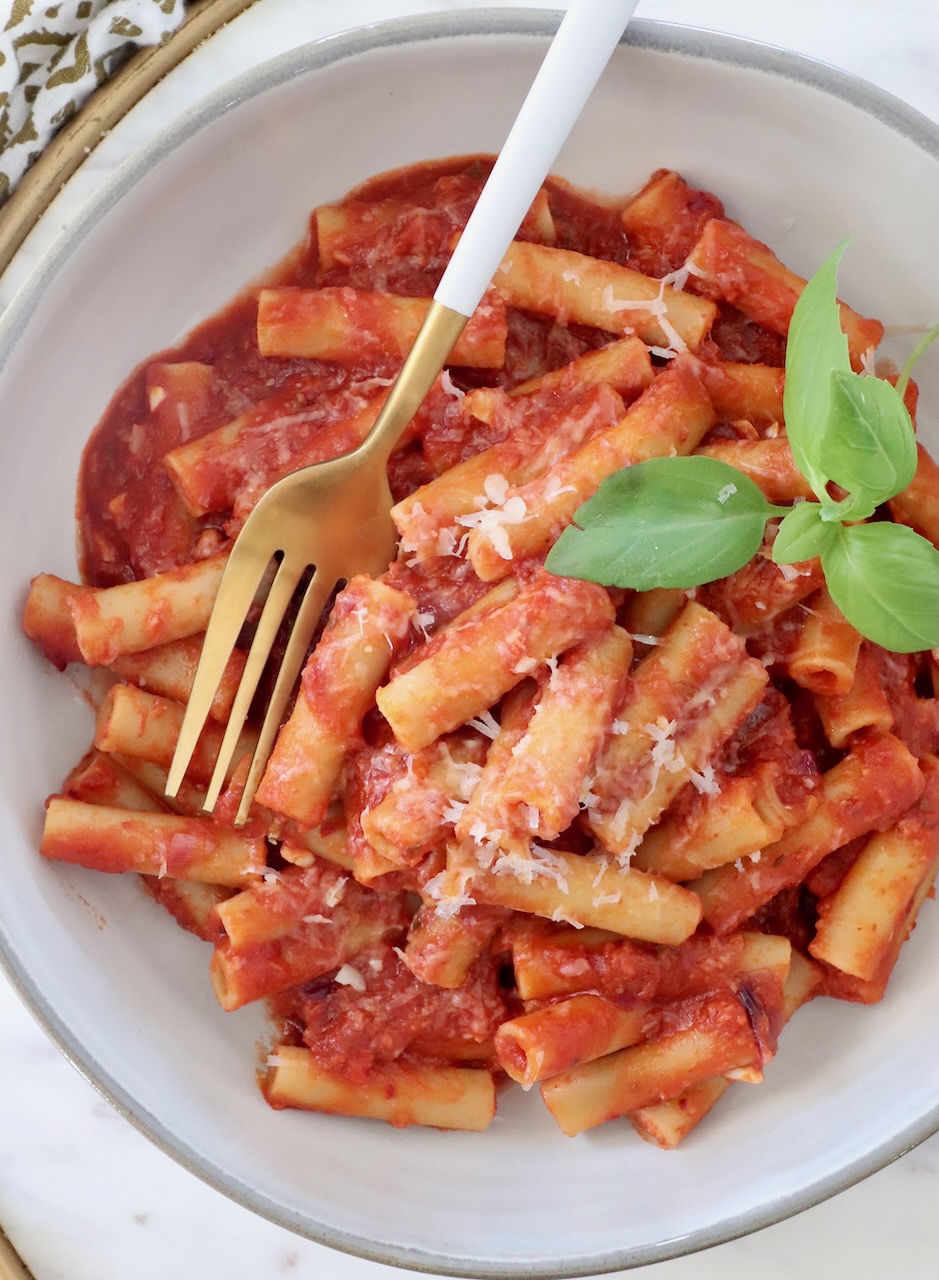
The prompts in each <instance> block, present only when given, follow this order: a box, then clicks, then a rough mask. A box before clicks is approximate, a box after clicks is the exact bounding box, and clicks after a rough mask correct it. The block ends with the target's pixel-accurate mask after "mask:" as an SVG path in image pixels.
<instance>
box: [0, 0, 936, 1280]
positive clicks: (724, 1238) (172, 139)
mask: <svg viewBox="0 0 939 1280" xmlns="http://www.w3.org/2000/svg"><path fill="white" fill-rule="evenodd" d="M562 16H563V14H562V13H561V12H560V11H558V10H553V9H549V8H544V9H534V8H533V9H528V8H525V9H518V8H515V9H507V8H498V9H495V8H491V9H490V8H484V9H472V10H457V11H447V12H438V13H433V14H423V15H412V16H406V17H398V18H392V19H385V20H381V21H378V22H374V23H369V24H367V25H363V26H360V27H355V28H350V29H347V30H344V31H340V32H338V33H335V34H331V35H327V36H324V37H321V38H319V39H316V40H313V41H310V42H307V43H304V44H303V45H299V46H297V47H296V48H294V49H292V50H289V51H287V52H285V53H282V54H280V55H278V56H276V57H274V58H271V59H269V60H267V61H265V62H263V63H260V64H259V65H258V66H256V67H254V68H251V69H250V70H248V71H245V72H243V73H241V74H240V75H238V76H237V77H235V78H233V79H232V80H230V81H229V82H227V83H226V84H223V85H221V86H220V87H218V88H217V89H215V90H213V91H212V92H210V93H209V94H208V95H206V96H205V97H204V98H203V99H202V100H201V101H200V102H199V103H198V104H197V105H196V106H195V107H194V108H192V109H191V110H189V111H188V112H187V113H186V114H185V115H184V116H182V117H180V118H177V119H175V120H174V121H172V122H170V123H169V124H168V125H166V126H165V127H164V128H162V129H161V130H159V132H158V133H157V134H156V135H155V136H154V137H153V138H152V139H151V140H150V141H149V142H147V143H146V144H144V145H143V146H142V147H140V148H139V149H137V150H136V151H134V152H133V153H132V154H131V155H130V156H129V157H128V158H127V159H126V160H124V161H123V162H122V163H121V164H120V165H119V166H118V167H117V169H116V170H115V171H114V173H113V174H112V175H111V176H110V177H108V178H107V179H106V180H105V181H104V182H103V183H102V185H101V187H100V188H99V189H98V190H97V191H96V192H94V193H93V194H92V195H91V196H90V197H89V199H88V200H87V201H86V202H85V204H84V206H83V208H82V209H81V210H80V211H79V212H78V213H77V215H76V216H75V217H74V218H73V219H72V220H71V222H70V223H69V225H68V226H67V227H66V229H65V230H64V231H63V232H62V233H61V235H59V236H58V237H57V238H56V239H55V241H54V242H53V243H52V244H51V245H50V247H49V248H48V249H47V250H46V251H45V253H44V254H43V255H42V257H41V259H40V261H39V263H38V264H37V266H36V268H35V269H34V270H33V272H32V273H31V274H30V276H29V277H28V278H27V279H26V281H25V282H24V283H23V285H22V286H21V287H20V288H19V290H18V291H17V293H16V294H15V295H14V297H13V298H12V299H11V301H10V304H9V305H8V307H7V308H6V310H5V311H4V313H3V314H2V316H0V374H2V372H3V370H4V368H5V367H6V364H7V362H8V359H9V357H10V354H11V353H12V351H13V350H14V348H15V346H16V344H17V341H18V340H19V337H20V336H21V334H22V333H23V331H24V330H25V328H26V326H27V325H28V323H29V321H30V319H31V317H32V315H33V313H34V312H35V310H36V309H37V307H38V306H39V304H40V302H41V300H42V297H43V295H44V294H45V292H46V290H47V289H48V288H49V286H50V285H51V283H52V281H53V280H54V278H55V276H56V275H57V273H58V271H59V269H60V267H61V266H62V265H64V264H65V263H66V262H67V261H68V260H69V259H70V258H71V256H72V254H73V253H74V252H75V251H76V250H77V249H78V248H79V247H80V245H81V243H82V241H83V240H84V239H85V237H86V236H87V235H88V234H89V232H90V231H91V230H92V229H93V228H94V226H95V225H96V224H97V222H98V221H99V220H100V218H101V216H102V215H103V214H104V213H106V212H108V211H109V210H110V209H112V208H113V207H114V206H116V205H117V204H118V203H119V202H120V201H121V199H122V198H123V197H124V196H125V195H126V194H127V193H128V192H129V191H130V190H131V189H132V188H133V187H134V186H135V185H136V184H137V183H138V182H139V181H140V180H141V179H142V178H143V177H144V176H145V175H146V174H147V173H149V171H150V169H151V168H153V167H154V166H155V165H157V164H159V163H160V162H161V161H162V160H163V159H164V158H165V157H166V156H168V155H169V154H171V153H172V152H173V151H175V150H176V149H178V148H179V147H181V146H182V145H184V144H185V143H186V142H187V141H188V140H189V139H190V138H191V137H193V136H194V135H196V134H198V133H199V132H200V131H201V130H202V129H203V128H205V127H206V126H208V125H210V124H211V123H213V122H214V121H215V120H216V119H218V118H220V116H221V115H222V114H224V113H225V112H226V111H228V110H230V109H234V108H236V107H238V106H240V105H242V104H243V103H245V102H248V101H250V100H252V99H255V98H259V97H261V96H262V95H263V94H264V93H266V92H268V91H270V90H272V89H276V88H278V87H280V86H282V85H284V84H286V83H288V82H289V81H291V80H293V79H295V78H298V77H301V76H304V75H307V74H310V73H312V72H315V71H317V70H319V69H321V68H324V67H326V66H329V65H331V64H332V63H335V62H338V61H341V60H344V59H347V58H350V57H356V56H359V55H362V54H365V53H368V52H369V51H372V50H376V49H387V48H390V47H392V46H396V45H408V44H417V43H421V42H428V41H432V40H437V39H452V38H454V37H473V38H477V39H480V38H483V39H484V38H487V37H491V36H496V37H499V36H503V37H504V36H512V37H514V36H522V37H531V38H535V39H541V40H546V39H548V38H549V37H550V36H551V35H553V33H554V31H555V30H556V29H557V26H558V24H559V22H560V19H561V18H562ZM621 43H623V44H626V45H630V46H633V47H635V48H639V49H643V50H648V51H651V52H656V53H665V54H670V55H675V56H678V57H685V58H693V59H695V60H698V61H710V62H717V63H720V64H722V65H727V66H732V67H736V68H741V69H747V70H752V71H757V72H761V73H764V74H768V75H772V76H776V77H778V78H782V79H787V80H790V81H794V82H796V83H798V84H802V85H805V86H807V87H810V88H813V89H816V90H820V91H822V92H824V93H826V94H829V95H830V96H832V97H835V98H837V99H840V100H842V101H844V102H846V103H847V104H849V105H851V106H853V107H855V108H857V109H858V110H860V111H862V112H864V113H865V114H867V115H869V116H872V117H874V118H875V119H877V120H879V121H880V122H881V123H883V124H885V125H886V126H887V127H888V128H890V129H892V130H893V131H894V132H896V133H899V134H900V135H901V136H902V137H903V138H904V139H906V140H907V141H909V142H912V143H913V144H914V145H916V146H917V147H919V148H920V149H921V150H923V151H924V152H926V154H927V155H929V156H930V157H932V158H934V159H935V160H937V161H939V125H937V124H936V123H934V122H933V121H932V120H931V119H930V118H929V117H927V116H925V115H923V114H922V113H921V112H919V111H917V110H916V109H915V108H913V107H911V106H908V105H907V104H906V103H904V102H902V101H901V100H900V99H898V98H896V97H894V96H893V95H892V94H890V93H888V92H887V91H885V90H883V89H880V88H878V87H877V86H875V85H872V84H870V83H869V82H867V81H865V80H863V79H861V78H859V77H857V76H855V75H852V74H851V73H849V72H846V71H842V70H840V69H838V68H836V67H833V66H831V65H830V64H828V63H826V62H824V61H821V60H819V59H816V58H812V57H810V56H808V55H805V54H800V53H796V52H793V51H791V50H787V49H785V48H781V47H779V46H775V45H772V44H767V43H763V42H760V41H756V40H751V39H748V38H746V37H741V36H734V35H729V34H725V33H720V32H715V31H710V30H706V29H703V28H697V27H694V26H690V25H686V24H680V23H672V22H663V21H658V20H653V19H644V18H643V19H635V20H634V21H633V22H632V23H631V24H630V25H629V27H628V28H627V30H626V32H625V33H624V35H623V37H622V39H621ZM42 216H43V217H45V216H48V215H47V214H44V215H42ZM41 220H42V219H40V221H41ZM18 252H19V251H18ZM17 256H18V254H17ZM0 971H2V972H3V973H4V974H5V976H6V977H7V979H8V980H9V981H10V983H11V985H12V986H13V988H14V990H16V991H17V993H18V995H19V996H20V998H21V999H22V1000H23V1002H24V1004H25V1005H26V1007H27V1008H28V1009H29V1011H30V1012H31V1013H32V1015H33V1016H34V1018H35V1019H36V1020H37V1022H38V1023H39V1025H40V1026H41V1027H42V1029H43V1030H44V1031H45V1033H46V1034H47V1035H48V1036H49V1037H50V1039H51V1040H52V1041H53V1042H54V1043H55V1044H56V1046H57V1047H58V1049H59V1050H60V1051H61V1052H62V1054H63V1056H64V1057H65V1058H66V1059H67V1060H68V1061H69V1062H70V1063H71V1065H72V1066H74V1067H75V1068H76V1070H78V1071H79V1073H80V1074H81V1075H82V1076H84V1078H85V1079H86V1080H87V1081H88V1082H89V1084H91V1086H92V1087H93V1088H94V1089H95V1090H96V1092H98V1093H99V1094H100V1095H101V1096H102V1097H103V1098H105V1099H106V1100H107V1101H108V1102H109V1103H110V1104H111V1105H112V1106H114V1107H115V1109H116V1110H117V1111H118V1112H120V1114H121V1115H122V1116H124V1118H125V1119H127V1120H128V1121H130V1123H131V1124H132V1125H133V1126H134V1127H135V1128H136V1129H137V1130H138V1131H139V1132H140V1133H142V1134H143V1135H144V1136H145V1137H147V1138H148V1139H149V1140H150V1141H151V1142H153V1143H154V1145H155V1146H156V1147H158V1148H159V1149H160V1150H161V1151H163V1152H164V1153H165V1154H166V1155H168V1156H170V1157H171V1158H172V1159H173V1160H174V1161H175V1162H176V1163H177V1164H180V1165H181V1166H182V1167H183V1168H185V1169H187V1170H188V1171H189V1172H190V1173H192V1174H194V1175H195V1176H196V1177H198V1178H199V1179H200V1180H202V1181H203V1182H205V1183H207V1184H208V1185H209V1186H211V1187H212V1188H213V1189H215V1190H217V1191H219V1192H221V1193H222V1194H223V1195H225V1196H226V1197H228V1198H229V1199H231V1200H233V1201H235V1202H236V1203H238V1204H240V1205H241V1206H242V1207H244V1208H246V1209H249V1210H251V1211H252V1212H254V1213H257V1214H258V1215H259V1216H261V1217H263V1218H266V1219H268V1220H269V1221H271V1222H273V1223H275V1224H276V1225H278V1226H281V1227H284V1228H286V1229H287V1230H290V1231H292V1232H294V1233H295V1234H298V1235H300V1236H302V1237H305V1238H307V1239H309V1240H312V1241H314V1242H316V1243H318V1244H322V1245H325V1246H327V1247H330V1248H333V1249H336V1250H338V1251H340V1252H344V1253H349V1254H351V1255H353V1256H356V1257H361V1258H364V1259H366V1260H368V1261H372V1262H376V1263H382V1264H385V1265H389V1266H397V1267H404V1268H408V1269H411V1270H414V1271H419V1272H424V1273H427V1274H431V1275H446V1276H465V1277H468V1278H471V1280H510V1278H511V1280H515V1278H517V1277H526V1276H527V1277H531V1280H535V1277H536V1276H537V1277H538V1280H572V1278H575V1277H584V1276H589V1275H603V1274H609V1273H612V1272H618V1271H622V1270H630V1269H632V1268H634V1267H638V1266H644V1265H648V1264H651V1263H654V1262H661V1261H666V1260H668V1259H671V1258H676V1257H681V1256H685V1255H688V1254H691V1253H696V1252H698V1251H700V1250H702V1249H706V1248H710V1247H713V1246H714V1245H718V1244H723V1243H727V1242H729V1241H731V1240H735V1239H739V1238H741V1237H742V1236H746V1235H749V1234H750V1233H752V1232H754V1231H757V1230H760V1229H762V1228H763V1227H766V1226H771V1225H773V1224H775V1223H777V1222H781V1221H783V1220H785V1219H786V1218H789V1217H792V1216H794V1215H795V1214H798V1213H801V1212H802V1211H803V1210H805V1209H808V1208H811V1207H812V1206H814V1205H816V1204H819V1203H821V1202H823V1201H825V1200H827V1199H829V1198H830V1197H832V1196H834V1195H837V1194H838V1193H839V1192H841V1191H844V1190H846V1189H847V1188H849V1187H851V1186H853V1185H854V1184H856V1183H858V1182H860V1181H862V1180H863V1179H864V1178H866V1177H868V1176H870V1175H871V1174H873V1173H875V1172H877V1171H878V1170H880V1169H882V1168H884V1167H886V1166H887V1165H888V1164H890V1163H892V1162H893V1161H894V1160H896V1159H898V1158H899V1157H900V1156H902V1155H904V1154H905V1153H907V1152H908V1151H910V1150H912V1149H913V1148H914V1147H916V1146H917V1145H919V1143H921V1142H923V1141H925V1140H926V1139H927V1138H930V1137H931V1136H932V1135H933V1134H935V1133H937V1132H939V1100H937V1104H936V1106H935V1108H934V1109H932V1110H931V1111H929V1112H926V1113H925V1114H923V1115H922V1116H920V1117H917V1118H916V1120H914V1121H913V1122H911V1123H910V1124H909V1125H908V1126H906V1128H904V1129H903V1130H902V1131H900V1132H899V1133H897V1134H895V1135H894V1136H893V1137H892V1138H891V1139H890V1140H887V1141H884V1142H882V1143H881V1144H880V1145H879V1146H877V1147H876V1148H874V1149H873V1150H871V1151H869V1152H868V1153H867V1154H866V1155H865V1156H864V1157H861V1158H859V1159H857V1160H855V1161H854V1162H852V1163H851V1164H850V1165H848V1166H846V1167H845V1168H843V1169H841V1170H840V1171H839V1172H838V1173H835V1174H832V1175H829V1176H827V1177H823V1178H820V1179H819V1180H817V1181H816V1182H815V1183H813V1184H812V1185H811V1186H809V1187H806V1188H804V1189H803V1190H802V1191H801V1192H793V1193H792V1194H790V1195H787V1196H783V1197H779V1198H778V1199H776V1200H773V1201H771V1202H769V1203H767V1204H766V1205H764V1206H762V1207H761V1208H758V1209H751V1210H747V1211H745V1212H743V1213H740V1214H738V1215H737V1216H736V1217H735V1218H731V1219H727V1220H725V1221H722V1222H721V1223H718V1224H715V1226H713V1227H712V1228H710V1229H707V1228H705V1229H701V1230H698V1231H696V1232H695V1233H694V1234H693V1235H689V1236H683V1237H680V1238H677V1239H671V1240H666V1241H662V1242H660V1243H658V1244H656V1245H652V1246H641V1247H630V1248H628V1249H625V1250H621V1251H619V1252H617V1251H614V1252H611V1253H608V1254H606V1255H604V1256H602V1257H601V1256H597V1255H592V1256H590V1255H582V1256H581V1258H580V1260H577V1259H575V1258H569V1259H567V1260H562V1261H560V1262H558V1263H556V1264H554V1265H553V1266H552V1269H551V1270H550V1271H547V1272H546V1271H543V1270H539V1271H538V1272H535V1271H533V1270H532V1269H531V1267H529V1266H527V1265H526V1264H525V1263H519V1262H514V1261H513V1262H508V1263H507V1265H506V1263H502V1264H499V1263H498V1260H495V1265H487V1264H486V1263H484V1262H482V1261H480V1262H479V1263H478V1264H473V1263H472V1262H471V1261H469V1260H462V1261H461V1260H460V1259H459V1258H454V1257H447V1256H445V1255H436V1254H431V1253H428V1252H424V1251H421V1252H415V1251H413V1250H411V1249H409V1248H396V1247H394V1246H392V1245H388V1244H385V1245H381V1246H379V1245H376V1244H375V1243H374V1242H372V1241H369V1240H368V1239H367V1238H364V1237H357V1236H356V1237H352V1236H349V1235H347V1234H346V1233H343V1232H337V1231H335V1230H332V1229H331V1228H330V1227H329V1226H328V1224H326V1223H318V1224H317V1223H310V1222H309V1221H306V1220H304V1219H302V1218H301V1217H300V1216H299V1215H297V1214H294V1213H292V1212H289V1211H286V1210H285V1209H283V1208H282V1207H280V1206H278V1205H276V1204H274V1203H272V1202H269V1201H268V1200H267V1199H266V1197H265V1196H264V1195H263V1194H259V1193H257V1192H256V1191H254V1190H252V1189H250V1188H246V1187H244V1186H243V1185H242V1184H241V1183H240V1182H239V1181H238V1179H237V1177H236V1176H233V1175H229V1174H227V1173H226V1172H225V1171H224V1170H221V1169H217V1168H216V1167H215V1166H214V1164H213V1163H212V1161H211V1160H210V1159H207V1158H206V1157H205V1156H203V1155H201V1154H200V1153H199V1152H198V1151H196V1150H194V1149H192V1148H189V1147H188V1145H186V1144H183V1143H182V1142H181V1141H180V1140H179V1139H178V1137H176V1136H174V1135H173V1134H171V1133H169V1132H168V1131H167V1130H166V1129H165V1127H164V1126H163V1125H162V1124H161V1122H160V1121H159V1119H158V1118H157V1117H156V1116H154V1115H152V1114H150V1113H148V1112H147V1111H146V1109H145V1108H143V1107H142V1106H140V1104H138V1103H137V1102H136V1101H135V1100H134V1098H133V1097H131V1096H130V1095H129V1093H128V1092H127V1091H126V1090H125V1089H124V1088H123V1087H122V1086H121V1085H120V1084H118V1083H117V1081H116V1080H114V1079H113V1077H112V1076H111V1075H110V1073H109V1071H108V1070H107V1068H106V1067H105V1066H104V1065H103V1064H102V1063H101V1062H99V1061H98V1060H97V1059H95V1058H93V1057H92V1055H91V1054H90V1053H88V1052H87V1051H86V1050H85V1049H84V1047H83V1045H82V1043H81V1040H80V1037H79V1035H78V1034H77V1033H76V1032H75V1031H74V1029H73V1028H72V1027H71V1026H69V1025H67V1024H66V1023H65V1022H64V1021H63V1020H61V1019H60V1018H59V1016H58V1014H57V1013H56V1012H55V1011H54V1009H53V1008H52V1007H51V1006H50V1005H49V1003H48V1002H47V999H46V997H45V995H44V993H43V991H42V990H40V989H39V988H38V987H36V986H35V984H34V983H33V981H32V979H31V977H30V974H29V971H28V968H27V966H26V964H25V963H24V962H23V961H21V959H20V958H19V957H18V956H17V954H16V953H15V951H14V949H13V946H12V944H11V942H10V940H9V939H8V938H7V937H6V935H5V932H4V929H3V923H2V920H0Z"/></svg>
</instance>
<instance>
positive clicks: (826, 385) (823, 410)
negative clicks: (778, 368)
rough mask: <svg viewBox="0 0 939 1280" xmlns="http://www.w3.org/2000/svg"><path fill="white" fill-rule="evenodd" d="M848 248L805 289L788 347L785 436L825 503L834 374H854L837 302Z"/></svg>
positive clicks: (834, 256)
mask: <svg viewBox="0 0 939 1280" xmlns="http://www.w3.org/2000/svg"><path fill="white" fill-rule="evenodd" d="M846 247H847V241H844V242H843V243H842V244H841V245H839V246H838V248H837V249H836V250H835V252H834V253H833V254H832V255H831V257H829V258H827V259H826V260H825V262H823V263H822V265H821V266H820V267H819V269H818V271H816V273H815V275H814V276H812V278H811V280H809V281H808V283H807V284H806V286H805V288H804V289H803V290H802V293H801V294H800V296H799V300H798V301H797V302H796V305H795V308H794V310H793V312H792V318H791V320H790V321H789V336H788V338H787V342H786V381H785V385H784V387H783V415H784V416H785V419H786V435H787V436H788V438H789V444H790V445H791V447H792V455H793V457H794V458H795V461H796V466H797V467H798V468H799V470H800V471H801V472H802V474H803V475H804V476H805V478H806V479H807V480H808V482H809V484H810V485H811V486H812V488H813V489H814V490H815V493H816V495H817V496H818V498H819V499H822V500H824V498H825V496H826V495H825V480H826V476H825V473H824V468H823V467H822V465H821V460H820V446H821V442H822V439H823V438H824V436H825V435H826V433H827V430H828V422H829V401H830V396H831V375H832V370H834V369H840V370H844V371H845V372H849V371H850V369H851V359H850V356H849V354H848V340H847V338H846V337H845V335H844V333H843V332H842V330H841V321H840V316H839V311H838V303H837V287H838V263H839V262H840V261H841V256H842V254H843V253H844V251H845V248H846Z"/></svg>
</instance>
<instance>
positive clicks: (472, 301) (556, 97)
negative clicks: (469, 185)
mask: <svg viewBox="0 0 939 1280" xmlns="http://www.w3.org/2000/svg"><path fill="white" fill-rule="evenodd" d="M638 2H639V0H572V3H571V6H570V8H569V9H568V11H567V13H566V14H565V15H564V19H563V21H562V22H561V25H560V27H559V28H558V31H557V34H556V36H555V37H554V39H553V40H552V42H551V47H550V48H549V49H548V52H547V54H546V55H545V59H544V62H543V63H542V64H541V68H540V69H539V71H538V74H537V76H536V77H535V80H534V82H533V84H532V86H531V89H530V90H529V91H528V96H527V97H526V99H525V101H524V103H523V104H522V109H521V110H520V111H519V113H518V116H517V117H516V120H515V124H514V125H513V126H512V129H511V132H510V133H509V136H508V138H507V139H506V141H505V145H504V146H503V148H502V150H501V152H500V153H499V158H498V160H497V161H496V163H495V165H494V166H493V170H492V173H491V174H490V176H489V180H488V181H487V183H486V185H485V187H484V188H483V190H482V193H481V194H480V197H479V200H478V202H477V204H476V207H475V209H474V210H473V213H472V215H471V217H470V219H469V222H468V223H467V224H466V230H465V231H464V232H463V234H462V236H461V237H460V240H459V243H458V244H457V247H456V249H455V250H454V253H453V257H452V258H451V259H450V263H449V265H448V266H447V269H446V271H445V272H444V274H443V278H442V279H441V281H440V284H439V286H438V287H437V292H436V293H435V294H434V297H435V298H436V299H437V301H438V302H440V303H442V304H443V306H445V307H449V308H450V309H451V310H452V311H458V312H460V314H461V315H464V316H470V315H472V314H473V312H474V311H475V310H476V307H477V306H478V305H479V300H480V298H481V297H482V296H483V294H484V293H485V291H486V288H487V286H488V285H489V282H490V280H491V279H492V277H493V275H494V274H495V271H496V268H497V267H498V265H499V263H500V262H501V261H502V258H503V256H504V254H505V251H506V249H507V248H508V246H509V244H510V242H511V241H512V238H513V237H514V235H515V233H516V231H517V230H518V228H519V227H520V226H521V223H522V219H523V218H524V217H525V214H526V213H527V212H528V209H529V207H530V206H531V202H532V201H533V200H534V198H535V196H536V195H537V193H538V188H539V187H540V186H541V184H542V182H544V180H545V178H546V177H547V175H548V172H549V171H550V169H551V166H552V165H553V164H554V161H555V159H556V158H557V154H558V152H559V151H560V150H561V147H562V146H563V145H564V142H565V139H566V138H567V135H568V134H569V133H570V131H571V129H572V128H573V126H574V122H575V121H576V120H577V117H578V116H579V115H580V113H581V111H582V110H583V108H584V104H585V103H586V101H587V99H588V98H589V97H590V94H591V93H592V91H593V88H594V85H595V84H596V83H597V81H598V80H599V78H600V75H601V73H602V71H603V68H604V67H605V66H606V64H607V62H609V60H610V56H611V55H612V53H613V50H614V49H615V47H616V45H617V43H618V42H619V38H620V36H621V35H622V34H623V31H624V30H625V28H626V24H627V23H628V22H629V20H630V18H631V17H632V15H633V12H634V10H635V8H636V6H637V4H638Z"/></svg>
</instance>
